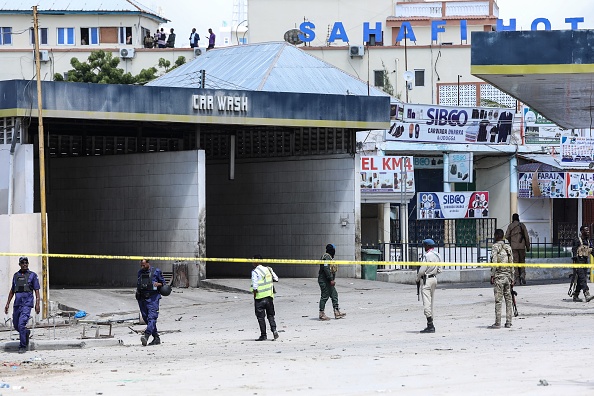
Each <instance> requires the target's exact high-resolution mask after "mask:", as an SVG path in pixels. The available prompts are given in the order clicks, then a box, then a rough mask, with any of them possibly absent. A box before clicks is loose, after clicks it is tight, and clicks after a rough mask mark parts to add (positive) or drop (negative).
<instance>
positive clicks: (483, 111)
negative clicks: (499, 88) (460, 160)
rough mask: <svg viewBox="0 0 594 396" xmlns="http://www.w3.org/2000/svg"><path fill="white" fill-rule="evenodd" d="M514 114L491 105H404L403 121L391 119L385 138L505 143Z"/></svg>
mask: <svg viewBox="0 0 594 396" xmlns="http://www.w3.org/2000/svg"><path fill="white" fill-rule="evenodd" d="M513 119H514V114H513V112H512V111H510V110H509V109H505V108H493V107H453V106H432V105H412V104H406V105H404V112H403V120H402V121H398V120H397V121H393V122H392V125H391V127H390V129H389V130H388V131H386V135H385V140H386V141H401V142H432V143H461V144H468V143H479V144H508V143H509V141H510V138H511V135H512V126H513Z"/></svg>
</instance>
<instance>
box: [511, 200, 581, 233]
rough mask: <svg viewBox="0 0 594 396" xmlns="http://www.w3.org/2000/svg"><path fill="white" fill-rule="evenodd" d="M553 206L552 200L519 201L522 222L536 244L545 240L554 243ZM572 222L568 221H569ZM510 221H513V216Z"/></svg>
mask: <svg viewBox="0 0 594 396" xmlns="http://www.w3.org/2000/svg"><path fill="white" fill-rule="evenodd" d="M552 204H553V202H552V199H550V198H543V199H538V198H532V199H522V198H520V199H518V214H519V215H520V221H521V222H522V223H524V224H525V225H526V229H527V230H528V234H529V235H530V238H531V239H533V240H534V241H535V242H536V240H537V239H539V240H540V241H541V242H544V240H545V238H546V240H547V242H550V241H552V237H553V225H552V222H551V219H552V218H553V212H552V210H553V209H552ZM570 220H571V219H568V221H570ZM509 221H511V216H510V220H508V222H509Z"/></svg>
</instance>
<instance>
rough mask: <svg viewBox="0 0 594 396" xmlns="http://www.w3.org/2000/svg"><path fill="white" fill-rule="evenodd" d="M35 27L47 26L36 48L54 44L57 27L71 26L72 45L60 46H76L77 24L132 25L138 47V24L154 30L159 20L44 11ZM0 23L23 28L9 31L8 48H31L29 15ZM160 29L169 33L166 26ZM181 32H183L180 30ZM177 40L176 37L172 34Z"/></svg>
mask: <svg viewBox="0 0 594 396" xmlns="http://www.w3.org/2000/svg"><path fill="white" fill-rule="evenodd" d="M38 20H39V25H38V26H39V28H47V35H48V37H47V44H41V45H40V49H49V48H53V47H57V46H58V44H57V43H58V38H57V36H58V28H74V42H75V45H60V47H67V48H68V47H69V48H73V47H80V39H81V36H80V28H94V27H120V26H121V27H131V28H132V39H133V42H132V46H139V47H142V38H141V37H140V34H141V27H144V28H145V29H149V30H150V31H151V33H154V32H155V30H156V29H157V27H158V26H159V24H158V23H157V22H156V21H155V20H152V19H148V18H144V17H139V16H138V15H121V14H119V15H115V14H112V15H109V14H99V13H96V14H92V13H90V14H88V15H83V14H66V15H45V14H39V16H38ZM2 26H6V27H11V28H12V31H13V33H15V32H21V31H24V33H22V34H13V35H12V38H13V40H12V45H11V46H9V47H11V48H29V49H30V50H31V51H33V45H32V44H31V33H30V31H29V29H31V28H33V15H32V14H29V15H26V14H21V15H19V14H13V15H10V16H9V17H8V18H7V19H6V20H5V21H3V24H2ZM164 30H165V31H166V32H167V34H169V28H167V29H165V28H164ZM184 35H185V33H184ZM176 41H177V37H176ZM110 46H113V44H99V45H88V46H86V47H87V48H88V47H91V48H95V49H98V48H102V47H110Z"/></svg>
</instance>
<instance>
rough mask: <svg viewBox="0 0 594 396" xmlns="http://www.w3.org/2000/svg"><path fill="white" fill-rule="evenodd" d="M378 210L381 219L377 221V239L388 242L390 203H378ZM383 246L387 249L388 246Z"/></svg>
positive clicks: (389, 237)
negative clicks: (378, 226)
mask: <svg viewBox="0 0 594 396" xmlns="http://www.w3.org/2000/svg"><path fill="white" fill-rule="evenodd" d="M379 212H381V221H379V225H380V229H379V230H378V231H379V232H378V235H379V239H380V241H382V242H384V243H390V241H391V235H390V204H389V203H383V204H380V205H379ZM385 247H386V249H389V246H387V245H386V246H385Z"/></svg>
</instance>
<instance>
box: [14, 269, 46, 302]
mask: <svg viewBox="0 0 594 396" xmlns="http://www.w3.org/2000/svg"><path fill="white" fill-rule="evenodd" d="M19 274H22V273H21V271H17V272H15V274H14V276H13V277H12V287H11V290H12V292H13V293H14V296H15V297H14V306H15V307H20V306H25V307H31V308H33V305H34V302H35V301H34V299H33V290H39V289H40V287H39V278H38V277H37V274H36V273H35V272H33V271H30V270H27V272H25V273H24V276H25V279H27V283H28V284H29V289H31V291H30V292H17V291H16V278H17V275H19Z"/></svg>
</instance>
